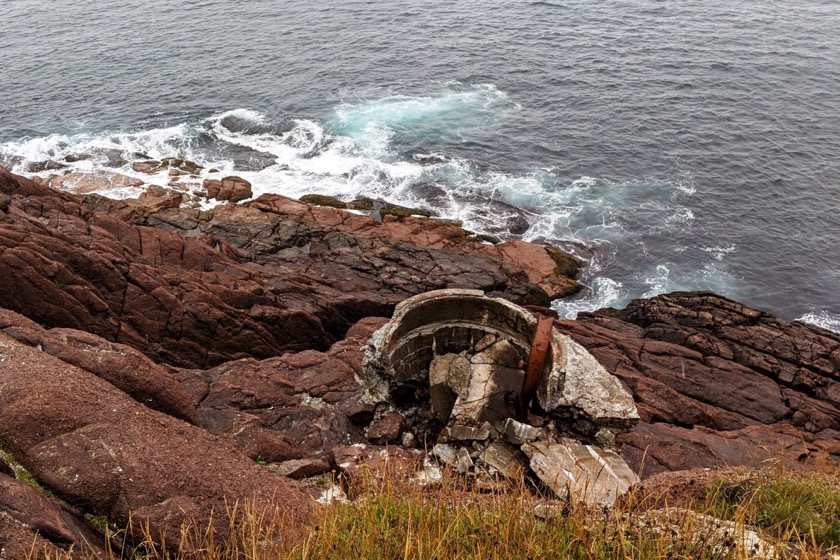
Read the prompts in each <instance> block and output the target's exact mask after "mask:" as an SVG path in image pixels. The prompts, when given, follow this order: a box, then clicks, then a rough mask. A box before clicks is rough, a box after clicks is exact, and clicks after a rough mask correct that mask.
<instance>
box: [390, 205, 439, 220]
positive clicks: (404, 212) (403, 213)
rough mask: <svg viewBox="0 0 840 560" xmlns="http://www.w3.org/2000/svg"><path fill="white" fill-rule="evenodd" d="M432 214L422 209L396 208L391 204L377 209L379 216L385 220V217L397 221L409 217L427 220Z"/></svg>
mask: <svg viewBox="0 0 840 560" xmlns="http://www.w3.org/2000/svg"><path fill="white" fill-rule="evenodd" d="M431 215H432V213H431V212H429V211H428V210H425V209H423V208H406V207H405V206H396V205H393V204H390V205H387V206H383V207H382V208H380V209H379V216H380V217H381V218H382V219H383V220H385V218H386V217H387V216H392V217H394V218H397V219H398V220H400V219H402V218H407V217H409V216H423V217H425V218H428V217H429V216H431Z"/></svg>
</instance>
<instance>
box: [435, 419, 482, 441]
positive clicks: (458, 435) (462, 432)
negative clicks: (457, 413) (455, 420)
mask: <svg viewBox="0 0 840 560" xmlns="http://www.w3.org/2000/svg"><path fill="white" fill-rule="evenodd" d="M442 435H445V436H446V438H447V439H449V440H455V441H475V440H482V441H483V440H486V439H487V438H489V437H490V430H489V425H488V424H487V423H485V424H483V425H482V426H481V427H480V428H474V427H472V426H464V425H463V424H452V425H450V426H447V427H446V428H444V429H443V432H442Z"/></svg>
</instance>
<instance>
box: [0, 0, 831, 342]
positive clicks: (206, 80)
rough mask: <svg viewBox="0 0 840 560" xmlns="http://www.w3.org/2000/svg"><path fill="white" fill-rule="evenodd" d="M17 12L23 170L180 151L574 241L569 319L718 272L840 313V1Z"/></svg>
mask: <svg viewBox="0 0 840 560" xmlns="http://www.w3.org/2000/svg"><path fill="white" fill-rule="evenodd" d="M0 28H1V29H3V30H4V31H3V37H4V40H3V41H2V42H0V161H2V162H3V163H5V164H6V165H9V166H11V167H12V168H13V169H14V170H16V171H18V172H22V173H28V174H32V173H30V172H29V171H28V168H29V164H30V163H32V162H37V161H44V160H54V161H64V158H65V157H67V156H68V155H71V156H72V155H77V154H80V153H86V154H90V155H92V156H93V157H92V158H91V159H87V160H84V161H76V162H74V163H71V164H69V169H72V170H78V171H85V172H101V171H103V170H112V171H119V172H122V173H127V174H131V173H132V172H131V170H130V167H129V166H128V165H124V164H122V163H121V162H116V160H117V159H120V158H115V157H114V154H120V155H121V159H126V160H128V161H129V162H130V161H131V160H132V159H138V158H140V157H143V156H148V157H165V156H170V155H181V156H184V157H189V158H191V159H194V160H196V161H199V162H200V163H203V164H206V165H207V167H208V168H209V167H217V168H219V169H221V170H223V171H224V172H235V173H237V174H239V175H242V176H244V177H246V178H248V179H249V180H251V181H252V182H253V183H254V185H255V187H256V190H257V192H258V193H262V192H278V193H281V194H285V195H289V196H300V195H303V194H306V193H310V192H321V193H332V194H336V195H338V196H342V197H347V198H350V197H355V196H357V195H359V194H365V195H368V196H378V197H381V198H384V199H387V200H391V201H394V202H401V203H405V204H411V205H423V206H427V207H430V208H431V209H433V210H434V211H435V212H436V213H437V214H438V215H440V216H444V217H449V218H457V219H461V220H463V221H464V223H465V225H466V227H469V228H471V229H474V230H477V231H482V232H488V233H492V234H494V235H496V236H499V237H503V238H504V237H518V238H524V239H529V240H544V241H551V242H553V243H557V244H559V245H561V246H563V247H564V248H566V249H568V250H570V251H572V252H575V253H576V254H578V255H579V256H580V257H581V258H583V259H585V260H586V262H587V263H588V266H587V267H586V269H585V272H584V277H583V280H584V283H585V284H586V285H587V286H588V288H589V289H587V290H586V291H585V292H584V293H583V294H581V296H580V297H579V298H576V299H575V300H573V301H564V302H556V304H555V305H556V307H557V308H558V310H560V311H561V312H562V313H564V314H565V315H568V316H573V315H574V314H575V313H576V312H577V311H579V310H581V309H593V308H596V307H601V306H604V305H615V306H621V305H624V304H625V303H626V302H627V301H629V300H630V299H632V298H634V297H642V296H650V295H655V294H657V293H662V292H665V291H671V290H675V289H713V290H715V291H718V292H720V293H723V294H725V295H728V296H731V297H734V298H737V299H740V300H742V301H745V302H747V303H749V304H752V305H754V306H758V307H761V308H764V309H767V310H770V311H773V312H776V313H778V314H780V315H781V316H783V317H785V318H788V319H795V318H804V319H807V320H810V321H812V322H817V323H820V324H822V325H824V326H827V327H829V328H833V329H835V330H837V329H840V296H838V294H840V266H838V262H840V217H838V216H840V192H838V186H840V163H838V158H837V153H839V152H840V41H837V40H836V38H837V37H838V32H840V5H838V4H837V3H834V2H827V1H813V0H805V1H803V2H799V3H797V4H796V5H791V4H790V3H785V2H781V1H779V0H771V1H769V2H764V3H761V4H760V5H757V4H755V3H748V2H745V1H742V0H735V1H729V2H723V1H720V0H707V1H703V2H701V1H699V0H687V1H681V2H675V1H674V2H671V1H667V0H666V1H654V0H639V1H625V2H593V1H591V0H573V1H570V2H562V3H560V2H496V1H486V2H475V1H465V2H459V3H444V2H427V3H424V4H423V5H422V6H420V5H418V4H417V3H414V2H408V1H395V2H388V3H372V2H363V1H356V2H334V3H331V4H330V5H329V6H322V5H320V4H316V3H314V2H310V1H297V2H284V3H282V4H279V3H267V2H256V1H241V2H236V3H232V2H226V1H214V0H204V1H200V0H196V1H187V2H181V3H177V4H176V3H171V2H164V1H162V0H147V1H145V2H143V3H142V4H141V3H132V4H126V3H122V2H108V1H106V2H98V3H91V2H79V1H76V0H69V1H67V2H62V3H59V4H56V3H50V2H46V1H45V0H16V1H14V2H7V3H6V4H5V5H4V10H3V11H2V13H0ZM140 154H142V156H141V155H140ZM71 159H72V158H71ZM115 165H117V166H116V167H115ZM41 174H44V173H41ZM109 194H111V195H113V196H131V195H133V194H136V193H134V192H132V191H131V190H130V189H129V190H124V191H114V192H110V193H109Z"/></svg>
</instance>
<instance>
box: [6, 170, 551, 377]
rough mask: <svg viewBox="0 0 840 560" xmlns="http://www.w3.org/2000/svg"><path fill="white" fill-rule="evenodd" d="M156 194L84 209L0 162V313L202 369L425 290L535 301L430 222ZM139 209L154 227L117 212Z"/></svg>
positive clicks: (312, 341)
mask: <svg viewBox="0 0 840 560" xmlns="http://www.w3.org/2000/svg"><path fill="white" fill-rule="evenodd" d="M149 192H152V191H149ZM155 192H156V191H155ZM168 196H169V195H166V196H164V197H163V198H160V197H158V198H155V197H152V196H151V195H149V196H147V197H146V199H144V200H140V201H136V202H131V203H129V202H122V201H119V202H108V201H105V200H104V199H102V198H100V197H87V198H86V199H85V200H86V201H87V203H88V204H89V206H83V205H81V204H80V203H79V201H78V200H77V199H75V198H74V197H72V196H70V195H67V194H64V193H60V192H56V191H54V190H51V189H49V188H47V187H45V186H43V185H37V184H35V183H34V182H32V181H28V180H26V179H23V178H20V177H17V176H14V175H12V174H10V173H8V172H7V171H5V170H2V169H0V208H2V209H3V210H2V213H0V307H6V308H8V309H11V310H14V311H17V312H20V313H22V314H24V315H26V316H27V317H29V318H30V319H33V320H34V321H36V322H37V323H39V324H42V325H45V326H47V327H65V328H73V329H79V330H85V331H88V332H91V333H93V334H96V335H98V336H102V337H103V338H106V339H107V340H110V341H114V342H119V343H123V344H127V345H129V346H132V347H134V348H137V349H139V350H141V351H142V352H144V353H145V354H146V355H147V356H149V357H150V358H152V359H153V360H154V361H155V362H158V363H169V364H174V365H179V366H185V367H210V366H213V365H217V364H219V363H222V362H223V361H227V360H232V359H238V358H244V357H248V356H252V357H255V358H268V357H271V356H276V355H278V354H280V353H283V352H290V351H291V352H294V351H300V350H304V349H307V348H314V349H319V350H323V349H326V348H328V347H329V345H330V344H331V343H332V342H334V341H335V340H338V339H341V338H342V337H343V336H344V333H345V331H346V329H347V328H348V327H349V326H350V325H352V324H353V323H354V322H356V321H358V320H359V319H361V318H364V317H369V316H383V315H384V316H387V315H389V314H390V313H391V311H392V310H393V306H394V305H395V304H396V303H397V302H399V301H401V300H402V299H404V298H405V297H406V296H408V295H413V294H416V293H420V292H423V291H427V290H431V289H436V288H442V287H448V286H462V287H473V288H480V289H484V290H487V291H494V292H497V293H499V294H502V295H505V294H507V295H508V296H509V297H512V298H516V297H519V296H518V295H517V294H518V293H519V292H518V290H521V287H522V286H524V285H529V286H533V290H535V291H536V292H533V290H532V292H533V293H541V294H542V296H541V298H542V301H541V302H539V301H533V299H534V298H533V297H532V296H533V294H532V292H527V293H529V294H532V295H529V296H528V297H529V301H528V302H527V303H531V304H537V305H546V304H547V303H548V298H547V295H546V294H545V291H544V290H543V289H542V288H539V287H538V286H536V284H535V283H534V282H532V281H531V280H530V278H531V277H532V276H533V278H535V279H536V278H538V276H534V275H533V274H532V273H531V272H529V271H527V270H525V269H524V268H523V265H522V264H521V263H520V264H517V263H515V262H513V261H511V260H509V259H508V257H506V256H505V255H506V254H507V253H504V252H500V251H499V250H497V249H496V247H495V246H493V245H489V244H484V243H477V242H473V241H467V242H465V241H463V239H465V238H466V237H469V236H466V235H465V232H464V230H462V229H461V228H459V227H457V226H454V225H451V224H447V223H445V222H437V221H434V220H428V219H425V218H406V219H405V220H403V221H402V222H397V223H394V224H382V223H380V222H377V221H375V220H372V219H370V218H367V217H365V216H359V215H355V214H352V213H349V212H346V211H342V210H338V209H334V208H320V207H312V206H309V205H306V204H303V203H300V202H297V201H293V200H291V199H286V198H283V197H279V196H263V197H260V198H259V199H257V200H255V201H252V202H250V203H248V205H247V206H240V205H221V206H219V207H217V208H215V209H214V210H212V211H210V212H202V211H199V210H190V209H184V208H175V207H172V205H173V204H174V200H175V199H174V198H171V199H170V198H168ZM144 205H145V206H144ZM89 208H93V209H95V210H97V211H91V210H90V209H89ZM105 211H107V212H108V214H104V213H102V212H105ZM150 212H151V213H150ZM138 217H140V218H139V219H140V221H141V222H142V223H144V224H146V226H155V227H143V226H138V225H134V224H132V223H129V222H128V221H126V220H135V219H137V218H138ZM540 250H542V249H540ZM542 252H543V253H544V255H543V256H544V257H545V258H546V259H549V260H551V258H550V256H549V255H548V253H547V252H546V251H544V250H542ZM506 259H508V260H506ZM546 270H548V269H546ZM555 273H556V271H550V274H549V276H548V277H547V278H546V280H545V281H546V282H549V283H550V282H552V280H551V277H553V276H554V275H555ZM539 278H542V277H541V276H540V277H539ZM537 283H542V284H544V283H545V282H543V280H542V279H540V280H539V282H537ZM538 299H539V298H538Z"/></svg>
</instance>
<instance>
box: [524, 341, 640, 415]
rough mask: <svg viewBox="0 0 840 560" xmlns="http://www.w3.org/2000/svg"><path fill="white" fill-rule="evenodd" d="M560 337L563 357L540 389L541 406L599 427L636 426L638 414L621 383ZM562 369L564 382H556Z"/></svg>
mask: <svg viewBox="0 0 840 560" xmlns="http://www.w3.org/2000/svg"><path fill="white" fill-rule="evenodd" d="M558 336H559V340H560V343H561V344H562V347H563V352H562V353H561V356H562V357H561V358H560V359H559V360H557V361H555V363H554V365H553V370H552V375H549V376H545V377H543V380H542V382H541V383H540V386H539V388H538V389H537V399H538V401H539V403H540V406H542V408H543V409H544V410H546V411H557V412H558V413H560V414H562V413H564V412H565V413H569V414H571V415H574V416H583V417H584V418H586V419H587V420H589V421H591V422H592V423H593V424H594V425H595V426H597V427H598V428H600V427H608V428H614V429H617V430H620V431H625V430H629V429H630V428H632V427H633V426H635V425H636V424H637V423H638V422H639V413H638V412H637V410H636V404H635V403H634V402H633V397H632V396H631V395H630V394H629V393H628V392H627V390H626V389H625V388H624V386H623V385H622V384H621V381H619V379H618V378H617V377H615V376H614V375H612V374H610V373H609V372H608V371H607V370H606V369H605V368H604V366H602V365H601V364H600V363H599V362H598V360H596V359H595V357H594V356H593V355H592V354H590V353H589V351H588V350H586V349H585V348H584V347H583V346H581V345H580V344H578V343H577V342H575V341H573V340H572V339H571V338H569V337H567V336H564V335H558ZM561 370H562V372H563V375H562V377H563V382H562V383H557V382H556V381H555V380H554V379H553V377H554V375H555V373H556V372H559V371H561Z"/></svg>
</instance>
